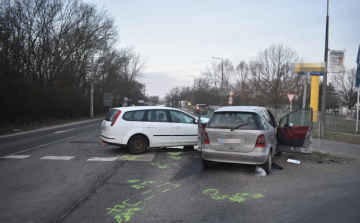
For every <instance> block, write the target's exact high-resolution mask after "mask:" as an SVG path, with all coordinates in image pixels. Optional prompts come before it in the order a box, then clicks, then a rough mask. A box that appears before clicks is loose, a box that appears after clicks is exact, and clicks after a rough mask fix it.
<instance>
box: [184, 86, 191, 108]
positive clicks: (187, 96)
mask: <svg viewBox="0 0 360 223" xmlns="http://www.w3.org/2000/svg"><path fill="white" fill-rule="evenodd" d="M184 82H187V83H188V92H187V94H186V103H187V102H188V101H189V89H190V84H189V81H184Z"/></svg>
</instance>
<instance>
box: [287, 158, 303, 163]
mask: <svg viewBox="0 0 360 223" xmlns="http://www.w3.org/2000/svg"><path fill="white" fill-rule="evenodd" d="M286 162H288V163H294V164H300V160H293V159H288V160H286Z"/></svg>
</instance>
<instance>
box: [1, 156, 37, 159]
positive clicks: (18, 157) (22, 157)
mask: <svg viewBox="0 0 360 223" xmlns="http://www.w3.org/2000/svg"><path fill="white" fill-rule="evenodd" d="M29 156H30V155H8V156H3V157H0V158H5V159H25V158H28V157H29Z"/></svg>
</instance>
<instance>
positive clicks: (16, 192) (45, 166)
mask: <svg viewBox="0 0 360 223" xmlns="http://www.w3.org/2000/svg"><path fill="white" fill-rule="evenodd" d="M96 122H98V123H97V124H96ZM82 124H84V123H82ZM89 124H90V123H89ZM93 124H94V129H92V130H91V127H88V128H86V127H84V129H83V133H85V134H81V133H80V132H73V135H71V134H70V135H63V136H64V137H62V138H63V139H59V138H54V140H55V141H57V142H56V143H47V145H44V144H46V143H44V142H39V144H42V145H43V146H41V145H40V147H39V145H35V144H32V145H29V146H27V147H26V148H24V149H27V151H26V152H23V153H18V155H14V156H12V158H2V159H0V179H1V184H0V200H1V202H0V222H27V223H38V222H70V223H71V222H360V213H359V211H358V210H359V208H360V171H359V170H360V168H359V167H360V164H359V160H357V159H346V162H345V159H344V162H343V160H342V159H339V160H340V161H339V162H334V161H332V160H329V161H328V162H317V161H316V160H307V159H304V160H301V164H300V165H296V164H291V163H288V162H287V158H288V157H286V156H284V155H283V156H281V157H276V159H275V162H276V163H277V164H278V165H279V166H281V167H282V168H283V169H282V170H279V169H274V170H273V172H272V173H271V174H270V175H268V176H265V177H258V176H256V175H255V166H250V165H237V164H225V163H221V164H217V165H216V166H214V167H212V168H210V169H204V168H203V167H202V164H201V153H200V152H199V151H196V150H192V151H185V150H182V149H181V148H154V149H149V150H148V151H147V152H146V153H145V154H142V155H140V156H133V155H131V154H128V153H127V152H126V151H125V150H123V149H120V148H118V147H115V146H109V145H107V146H104V145H102V144H101V143H100V142H99V136H100V121H95V122H94V123H93ZM90 125H91V124H90ZM71 128H75V129H78V128H80V127H77V125H75V126H62V127H61V129H62V130H59V129H52V130H51V131H52V132H53V133H52V134H53V135H57V134H60V133H54V132H57V131H64V130H66V129H71ZM63 133H66V132H63ZM79 133H80V134H79ZM48 134H49V135H51V134H50V133H48ZM25 135H26V134H23V135H18V137H19V138H16V140H17V141H24V142H29V141H26V140H21V139H20V138H21V137H22V136H24V137H25ZM40 135H41V134H40ZM42 135H46V134H45V133H43V134H42ZM20 136H21V137H20ZM39 138H40V139H42V137H39ZM3 139H4V138H0V143H2V140H3ZM28 140H29V139H28ZM13 141H14V140H13ZM322 145H324V144H322ZM0 147H1V148H2V146H1V145H0ZM15 147H16V146H15ZM15 147H14V148H15ZM18 147H22V146H18ZM30 147H31V148H33V147H37V148H36V149H32V150H28V149H29V148H30ZM31 148H30V149H31ZM20 149H21V148H20ZM11 154H13V153H11Z"/></svg>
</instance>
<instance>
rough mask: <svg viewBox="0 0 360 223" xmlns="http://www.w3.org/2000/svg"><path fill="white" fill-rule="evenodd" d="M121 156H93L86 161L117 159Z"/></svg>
mask: <svg viewBox="0 0 360 223" xmlns="http://www.w3.org/2000/svg"><path fill="white" fill-rule="evenodd" d="M117 158H119V156H115V157H91V158H89V159H87V160H86V161H115V160H117Z"/></svg>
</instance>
